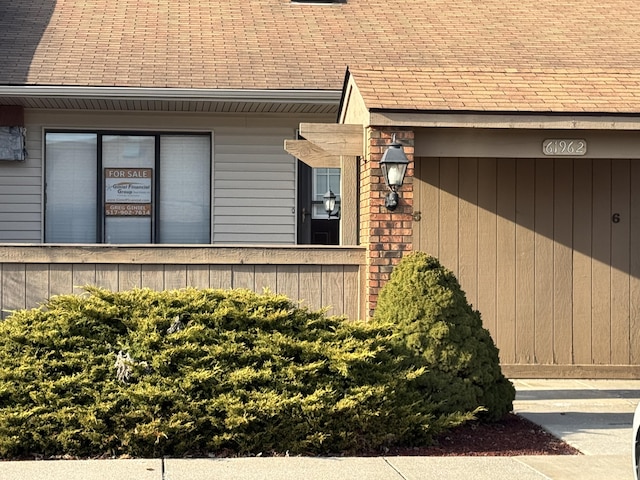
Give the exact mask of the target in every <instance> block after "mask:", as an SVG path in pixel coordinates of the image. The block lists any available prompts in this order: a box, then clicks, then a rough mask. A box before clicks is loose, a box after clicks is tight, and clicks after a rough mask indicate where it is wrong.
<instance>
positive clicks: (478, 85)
mask: <svg viewBox="0 0 640 480" xmlns="http://www.w3.org/2000/svg"><path fill="white" fill-rule="evenodd" d="M349 76H350V77H352V78H353V80H354V81H355V83H356V85H357V87H358V91H359V93H360V95H361V96H362V98H363V100H364V102H365V105H366V107H367V108H368V109H370V110H397V111H402V110H430V111H434V110H436V111H494V112H500V111H513V112H571V113H586V112H589V113H637V112H640V71H632V70H628V71H607V70H603V69H600V70H594V69H578V68H571V69H557V68H556V69H551V68H548V69H526V70H522V69H514V68H510V69H504V68H484V69H479V68H458V69H442V68H435V69H434V68H419V67H393V68H384V67H377V68H369V69H350V71H349ZM389 78H393V80H392V81H389Z"/></svg>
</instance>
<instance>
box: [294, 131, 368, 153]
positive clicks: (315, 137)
mask: <svg viewBox="0 0 640 480" xmlns="http://www.w3.org/2000/svg"><path fill="white" fill-rule="evenodd" d="M300 135H301V136H302V137H304V138H305V139H306V140H308V141H310V142H311V143H314V144H315V145H316V146H317V147H319V148H321V149H322V150H324V151H325V152H327V153H328V154H330V155H348V156H354V157H359V156H363V155H364V128H363V126H362V125H345V124H341V123H301V124H300Z"/></svg>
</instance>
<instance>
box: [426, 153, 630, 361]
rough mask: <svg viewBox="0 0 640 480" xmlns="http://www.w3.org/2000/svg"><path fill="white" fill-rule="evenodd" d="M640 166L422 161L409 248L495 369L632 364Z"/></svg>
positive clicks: (566, 161)
mask: <svg viewBox="0 0 640 480" xmlns="http://www.w3.org/2000/svg"><path fill="white" fill-rule="evenodd" d="M638 187H640V161H633V160H601V159H552V158H540V159H517V160H516V159H506V158H499V159H494V158H418V159H416V164H415V179H414V212H416V213H417V212H419V214H416V215H414V218H415V223H414V247H415V248H416V249H418V250H422V251H425V252H427V253H429V254H432V255H434V256H436V257H438V258H439V259H440V261H441V262H442V263H443V265H445V266H446V267H447V268H449V269H451V270H453V271H454V273H455V274H456V275H457V277H458V279H459V280H460V283H461V285H462V288H463V289H464V290H465V292H466V293H467V298H468V300H469V301H470V302H471V303H472V304H473V306H474V308H477V309H478V310H480V312H481V314H482V317H483V321H484V324H485V327H487V328H488V329H489V330H490V332H491V333H492V336H493V338H494V340H495V341H496V343H497V345H498V347H499V348H500V357H501V361H502V363H503V364H523V365H525V364H528V365H533V364H557V365H638V364H639V363H640V351H639V347H638V345H640V336H639V335H638V331H639V329H640V328H639V327H640V320H639V318H640V248H639V247H640V188H638Z"/></svg>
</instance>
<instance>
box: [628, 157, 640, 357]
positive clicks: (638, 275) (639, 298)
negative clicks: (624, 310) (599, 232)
mask: <svg viewBox="0 0 640 480" xmlns="http://www.w3.org/2000/svg"><path fill="white" fill-rule="evenodd" d="M630 171H631V174H630V178H631V189H630V199H631V202H630V205H633V206H634V208H633V209H632V210H631V211H630V213H629V231H630V233H629V235H630V242H631V245H632V247H631V248H630V249H629V271H630V278H629V310H630V316H629V329H630V332H631V334H630V336H629V337H630V344H631V348H630V351H629V356H630V358H631V364H632V365H640V347H638V345H640V188H638V186H639V185H640V162H635V161H634V162H631V165H630ZM634 187H635V188H634Z"/></svg>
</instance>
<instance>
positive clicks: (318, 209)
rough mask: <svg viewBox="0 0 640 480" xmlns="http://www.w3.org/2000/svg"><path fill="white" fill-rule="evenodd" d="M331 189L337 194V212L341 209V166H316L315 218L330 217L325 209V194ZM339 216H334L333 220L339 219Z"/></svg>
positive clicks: (314, 187) (314, 185) (314, 178)
mask: <svg viewBox="0 0 640 480" xmlns="http://www.w3.org/2000/svg"><path fill="white" fill-rule="evenodd" d="M329 190H331V191H332V192H333V193H335V194H336V208H335V212H339V211H340V169H339V168H314V169H313V199H312V203H313V216H312V218H314V219H326V218H328V215H327V212H326V211H325V209H324V194H325V193H327V192H328V191H329ZM338 218H339V216H332V217H331V220H338Z"/></svg>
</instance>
